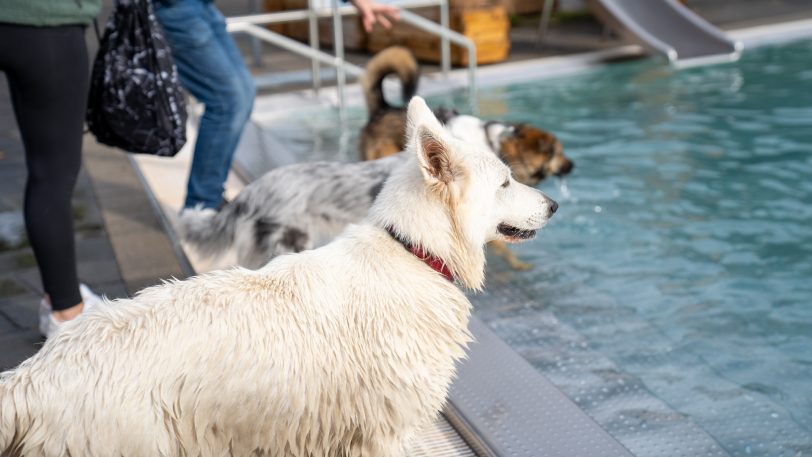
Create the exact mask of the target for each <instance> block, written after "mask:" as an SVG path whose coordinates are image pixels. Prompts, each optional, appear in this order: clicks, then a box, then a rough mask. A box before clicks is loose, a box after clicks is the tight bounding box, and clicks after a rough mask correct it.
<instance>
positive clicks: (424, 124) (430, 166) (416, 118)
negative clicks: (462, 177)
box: [407, 97, 455, 184]
mask: <svg viewBox="0 0 812 457" xmlns="http://www.w3.org/2000/svg"><path fill="white" fill-rule="evenodd" d="M407 117H408V120H409V129H408V136H409V141H410V142H411V144H412V145H413V146H414V148H415V149H416V152H417V160H418V162H419V163H420V171H422V172H423V176H424V177H425V178H426V181H428V182H430V183H444V184H448V183H450V182H451V181H452V180H453V179H454V174H455V172H454V168H455V167H454V163H453V160H452V152H451V147H450V146H449V144H448V142H447V141H446V139H445V138H444V136H445V134H444V130H443V126H442V125H441V124H440V121H438V120H437V118H436V117H435V116H434V113H433V112H432V111H431V110H430V109H429V107H428V106H426V102H425V101H424V100H423V99H422V98H420V97H414V98H412V100H411V101H410V102H409V111H408V114H407Z"/></svg>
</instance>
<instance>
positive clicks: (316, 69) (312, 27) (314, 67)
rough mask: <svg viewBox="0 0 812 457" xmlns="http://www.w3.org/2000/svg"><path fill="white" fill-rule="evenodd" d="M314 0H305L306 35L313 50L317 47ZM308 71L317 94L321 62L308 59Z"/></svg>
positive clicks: (316, 21) (317, 31)
mask: <svg viewBox="0 0 812 457" xmlns="http://www.w3.org/2000/svg"><path fill="white" fill-rule="evenodd" d="M314 1H315V0H307V10H308V11H307V12H308V16H307V25H308V27H307V28H308V30H307V32H308V36H309V39H310V47H311V48H312V49H313V50H316V51H317V50H318V49H319V21H318V19H319V16H318V14H317V13H316V7H315V6H314V5H313V2H314ZM310 72H311V74H312V78H313V92H314V93H315V94H316V95H318V93H319V89H321V64H320V63H319V61H318V60H316V59H313V58H311V59H310Z"/></svg>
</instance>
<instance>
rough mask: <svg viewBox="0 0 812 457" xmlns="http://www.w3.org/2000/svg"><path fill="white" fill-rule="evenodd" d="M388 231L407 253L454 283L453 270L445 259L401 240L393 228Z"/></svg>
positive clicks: (387, 228)
mask: <svg viewBox="0 0 812 457" xmlns="http://www.w3.org/2000/svg"><path fill="white" fill-rule="evenodd" d="M386 231H387V232H389V234H390V235H391V236H392V238H394V239H395V240H397V242H398V243H400V244H402V245H403V247H404V248H406V250H407V251H409V252H411V253H412V254H414V256H415V257H417V258H418V259H420V260H422V261H423V262H424V263H425V264H426V265H428V266H430V267H431V269H432V270H434V271H436V272H437V273H440V274H441V275H443V277H444V278H445V279H447V280H449V281H451V282H454V275H453V274H451V270H449V269H448V266H446V264H445V262H443V259H441V258H439V257H436V256H433V255H431V254H429V253H428V252H426V251H424V250H423V248H421V247H420V246H415V245H413V244H411V243H409V242H408V241H406V240H404V239H402V238H400V237H399V236H398V235H397V233H395V230H394V229H393V228H392V227H386Z"/></svg>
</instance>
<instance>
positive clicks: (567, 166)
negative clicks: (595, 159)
mask: <svg viewBox="0 0 812 457" xmlns="http://www.w3.org/2000/svg"><path fill="white" fill-rule="evenodd" d="M573 168H575V164H574V163H572V161H570V160H567V161H566V162H564V165H561V169H560V170H558V174H559V176H563V175H568V174H570V172H571V171H572V169H573Z"/></svg>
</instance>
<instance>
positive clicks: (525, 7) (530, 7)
mask: <svg viewBox="0 0 812 457" xmlns="http://www.w3.org/2000/svg"><path fill="white" fill-rule="evenodd" d="M552 1H555V0H504V4H505V9H506V10H507V13H508V14H533V13H540V12H541V10H542V9H544V2H552Z"/></svg>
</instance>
